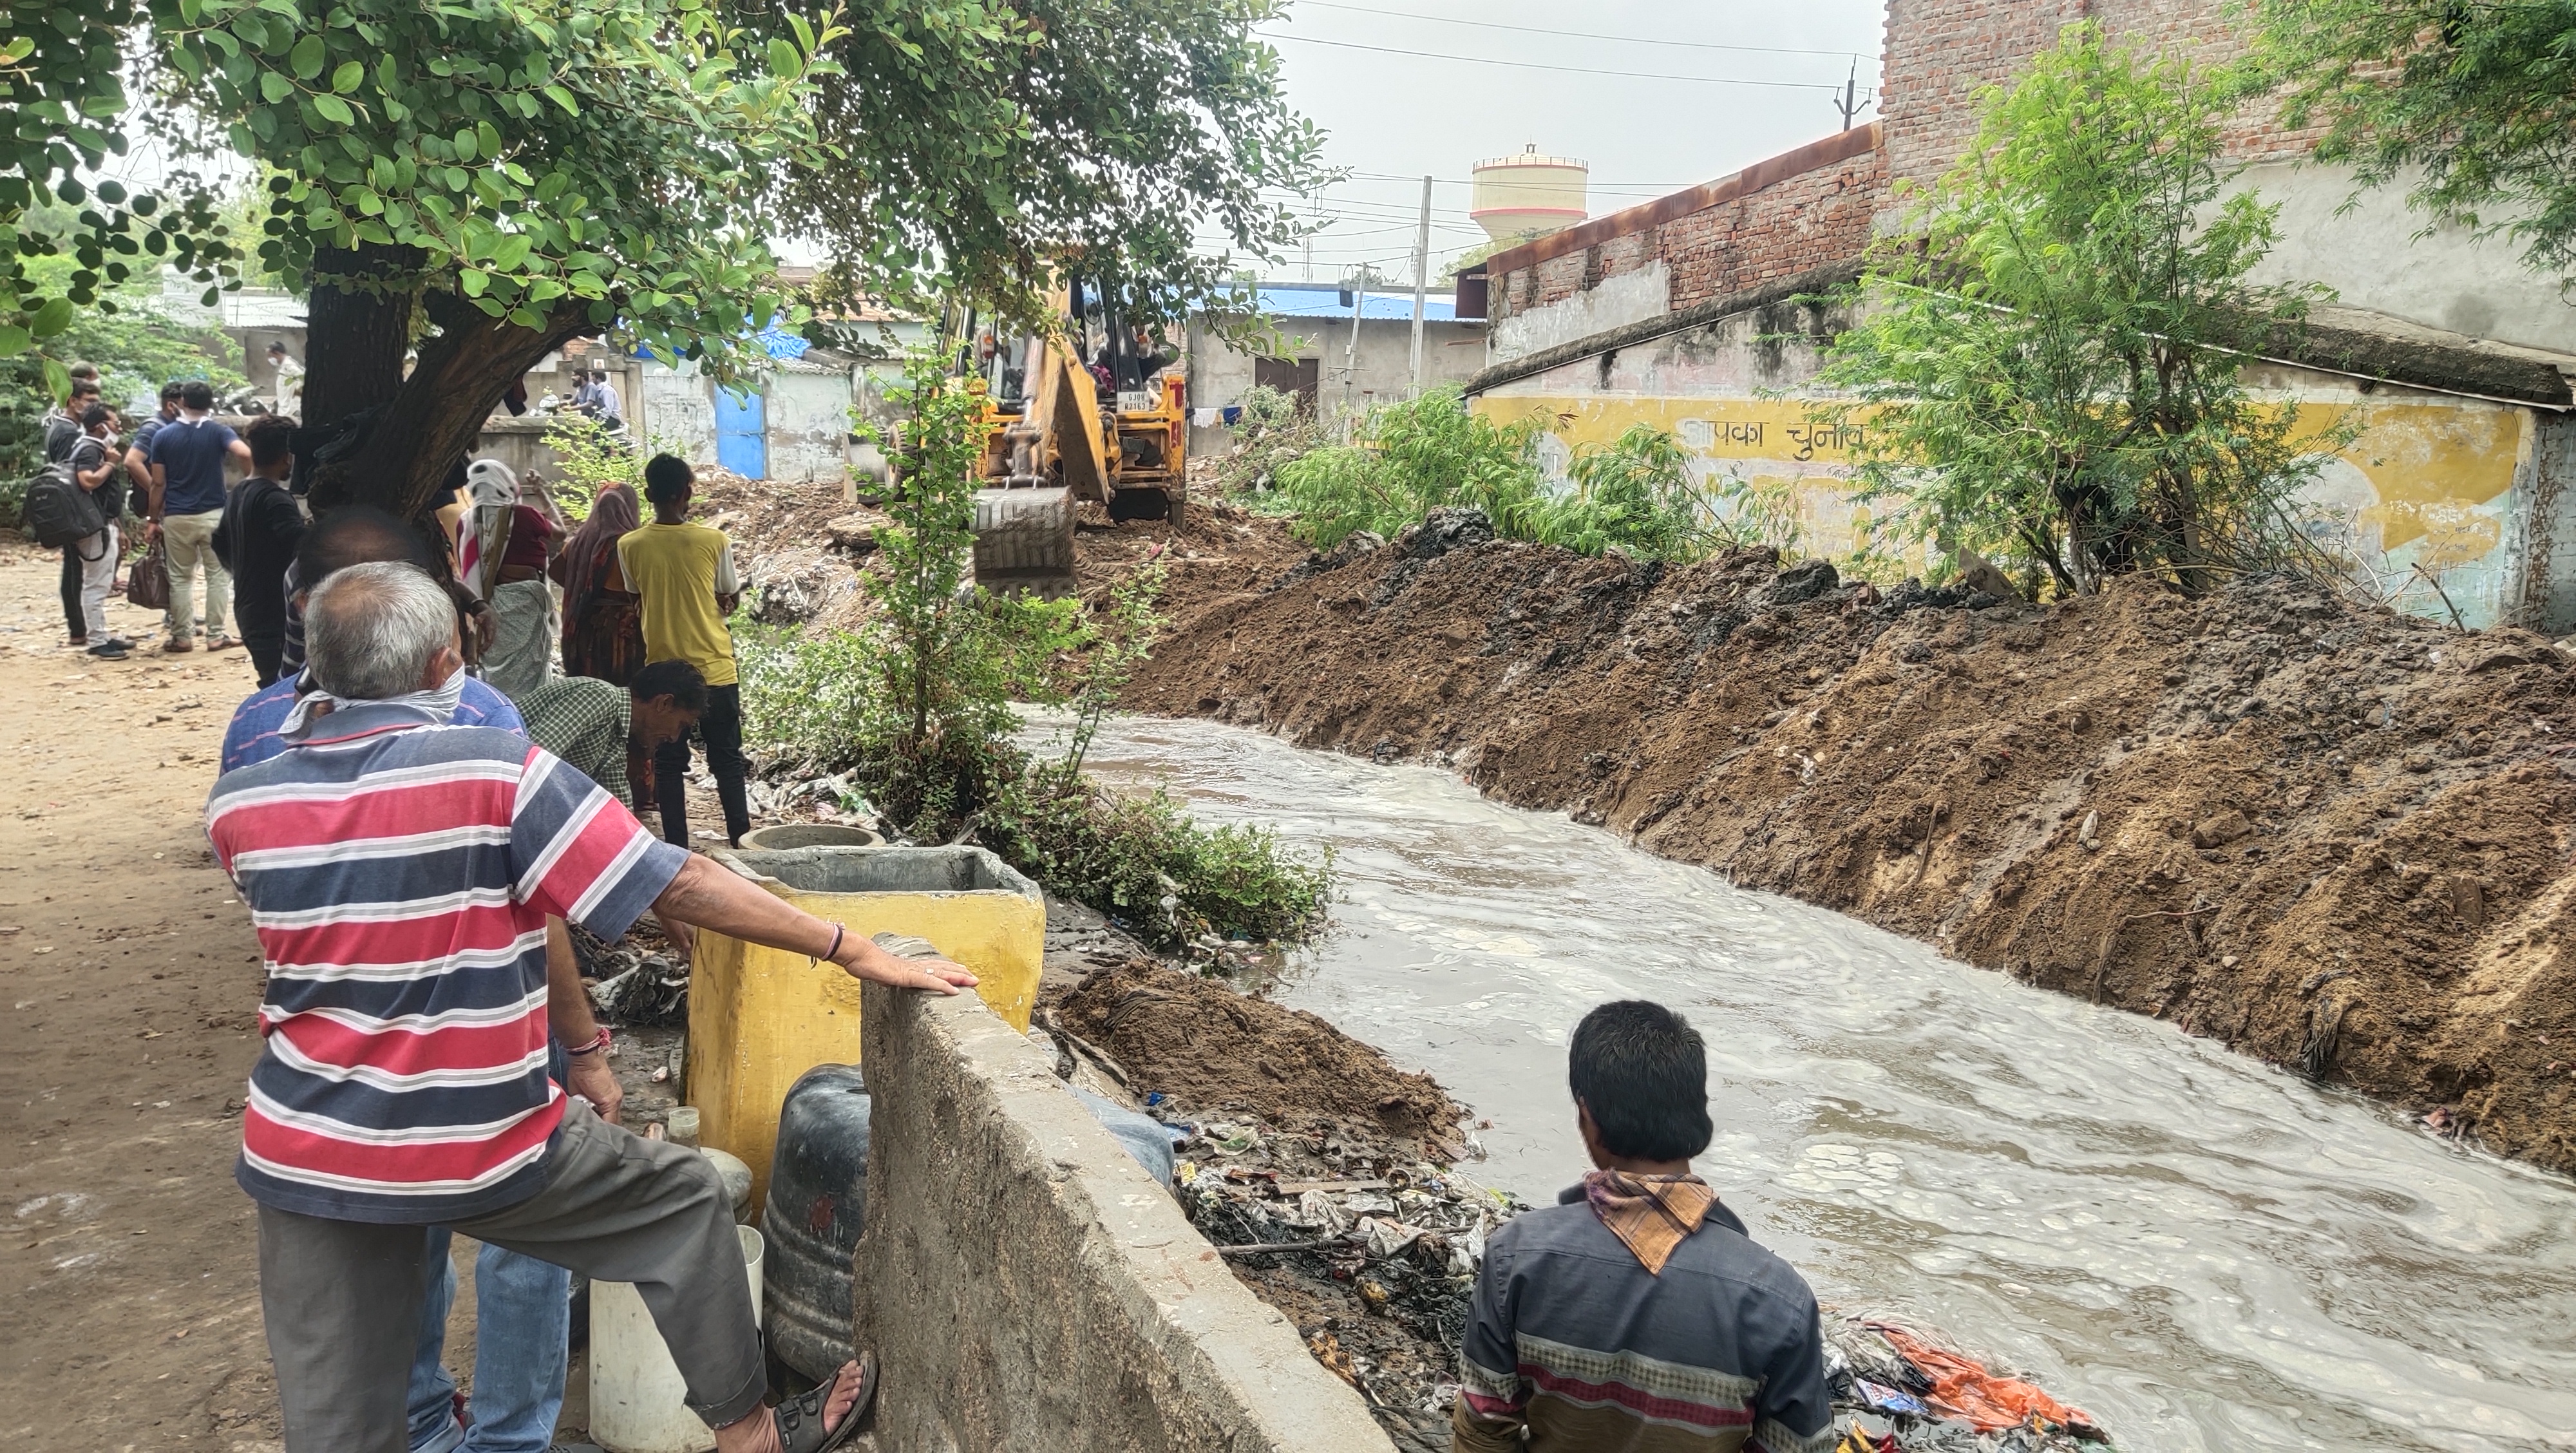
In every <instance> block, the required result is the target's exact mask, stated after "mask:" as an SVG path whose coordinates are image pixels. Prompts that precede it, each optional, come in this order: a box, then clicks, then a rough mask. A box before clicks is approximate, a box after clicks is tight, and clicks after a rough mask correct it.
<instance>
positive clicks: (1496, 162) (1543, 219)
mask: <svg viewBox="0 0 2576 1453" xmlns="http://www.w3.org/2000/svg"><path fill="white" fill-rule="evenodd" d="M1591 174H1592V168H1591V167H1589V166H1587V165H1586V164H1584V163H1582V162H1579V161H1576V160H1574V159H1573V158H1572V157H1564V156H1541V155H1539V151H1538V146H1537V144H1536V143H1532V144H1531V145H1529V146H1525V147H1523V148H1521V153H1520V155H1518V156H1500V157H1496V158H1494V159H1493V160H1492V161H1480V162H1478V163H1476V168H1475V170H1474V171H1472V172H1470V173H1468V175H1469V176H1470V177H1471V178H1472V179H1473V180H1474V182H1475V186H1476V191H1475V201H1474V202H1473V203H1471V204H1470V205H1469V208H1468V212H1467V215H1468V216H1470V217H1473V218H1475V219H1476V222H1477V224H1478V225H1479V226H1481V227H1483V228H1484V229H1485V235H1486V236H1487V237H1490V238H1492V239H1493V240H1494V241H1496V242H1504V243H1510V242H1518V241H1520V240H1522V239H1523V238H1527V237H1543V236H1545V235H1547V234H1548V233H1550V232H1555V231H1558V230H1560V229H1562V228H1567V227H1571V226H1573V225H1574V224H1575V223H1577V222H1580V221H1582V220H1583V219H1584V217H1585V216H1587V215H1588V213H1587V211H1586V209H1585V205H1584V184H1585V181H1586V179H1587V178H1589V177H1590V176H1591Z"/></svg>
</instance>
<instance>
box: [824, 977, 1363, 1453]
mask: <svg viewBox="0 0 2576 1453" xmlns="http://www.w3.org/2000/svg"><path fill="white" fill-rule="evenodd" d="M861 1023H862V1024H863V1025H864V1026H865V1028H864V1032H863V1040H864V1046H865V1063H866V1065H867V1075H868V1088H869V1092H870V1093H871V1094H872V1095H873V1096H874V1097H875V1098H874V1108H873V1112H872V1115H871V1130H870V1160H869V1164H868V1223H867V1230H866V1232H865V1234H864V1235H863V1236H861V1238H860V1240H859V1247H858V1253H857V1257H856V1264H855V1270H856V1273H857V1286H858V1291H857V1301H858V1305H857V1307H856V1308H855V1316H854V1323H855V1327H854V1330H855V1332H856V1335H857V1345H859V1346H861V1347H872V1348H874V1349H876V1352H877V1356H878V1360H879V1364H880V1366H881V1368H882V1370H883V1373H884V1379H885V1381H884V1389H885V1390H884V1392H883V1393H882V1395H881V1396H880V1398H879V1401H878V1404H877V1412H876V1426H875V1429H874V1441H875V1444H876V1446H877V1447H878V1448H880V1449H884V1450H887V1453H984V1450H1023V1449H1041V1448H1042V1449H1046V1450H1048V1453H1089V1450H1100V1453H1111V1450H1117V1453H1129V1450H1137V1453H1144V1450H1155V1453H1160V1450H1173V1453H1178V1450H1183V1449H1191V1450H1224V1453H1327V1450H1330V1453H1393V1448H1394V1445H1393V1444H1392V1443H1390V1442H1388V1441H1387V1438H1386V1435H1385V1434H1384V1433H1383V1432H1381V1431H1380V1430H1379V1428H1378V1426H1377V1423H1376V1421H1375V1420H1374V1419H1373V1418H1371V1417H1370V1415H1369V1412H1368V1409H1367V1407H1366V1406H1364V1405H1363V1404H1362V1403H1361V1401H1360V1398H1359V1395H1358V1394H1357V1393H1355V1392H1353V1391H1352V1390H1351V1389H1350V1388H1349V1387H1348V1386H1346V1385H1344V1384H1343V1383H1342V1382H1341V1381H1340V1380H1339V1379H1337V1378H1335V1377H1334V1376H1333V1375H1332V1374H1331V1373H1328V1372H1326V1371H1325V1370H1324V1369H1323V1368H1322V1367H1321V1366H1319V1365H1317V1364H1316V1362H1315V1359H1314V1358H1313V1357H1312V1356H1311V1355H1309V1354H1308V1353H1307V1351H1306V1348H1305V1346H1304V1345H1303V1344H1302V1343H1300V1342H1299V1341H1298V1338H1297V1333H1296V1329H1294V1328H1293V1327H1291V1326H1290V1325H1289V1324H1288V1321H1287V1319H1286V1318H1284V1317H1282V1316H1281V1315H1280V1314H1279V1313H1277V1312H1276V1311H1273V1310H1272V1309H1271V1308H1269V1307H1268V1306H1266V1305H1264V1304H1263V1303H1262V1302H1261V1301H1259V1300H1258V1299H1257V1298H1255V1297H1254V1296H1253V1295H1252V1293H1251V1292H1249V1291H1247V1290H1245V1289H1244V1287H1243V1285H1242V1283H1240V1282H1238V1281H1236V1280H1235V1277H1234V1273H1233V1272H1232V1271H1231V1270H1229V1269H1228V1268H1227V1266H1226V1265H1225V1262H1224V1261H1223V1259H1221V1258H1220V1257H1219V1256H1218V1255H1217V1254H1216V1252H1215V1250H1214V1249H1213V1248H1211V1247H1210V1246H1209V1245H1208V1243H1207V1241H1206V1239H1205V1238H1204V1237H1202V1236H1200V1235H1199V1233H1198V1232H1197V1230H1196V1229H1195V1228H1193V1227H1192V1226H1191V1225H1190V1223H1189V1221H1188V1220H1187V1218H1185V1217H1184V1216H1183V1215H1182V1214H1181V1210H1180V1207H1179V1206H1178V1205H1176V1204H1175V1203H1174V1202H1173V1200H1172V1198H1171V1195H1170V1193H1169V1192H1167V1191H1165V1190H1164V1189H1163V1188H1162V1187H1161V1186H1159V1185H1157V1184H1156V1183H1155V1182H1154V1181H1153V1179H1152V1178H1151V1177H1149V1176H1147V1175H1146V1174H1145V1172H1144V1171H1143V1170H1141V1169H1140V1168H1138V1166H1137V1165H1136V1163H1135V1162H1134V1161H1133V1160H1131V1159H1129V1158H1128V1155H1127V1153H1126V1152H1125V1151H1124V1150H1123V1149H1121V1148H1120V1147H1119V1145H1118V1142H1117V1141H1115V1140H1113V1139H1111V1138H1110V1135H1109V1132H1107V1131H1106V1130H1103V1129H1101V1128H1100V1125H1099V1123H1098V1122H1097V1121H1095V1120H1093V1119H1092V1118H1091V1115H1090V1114H1089V1112H1087V1111H1086V1110H1084V1109H1083V1107H1082V1105H1081V1103H1080V1102H1079V1101H1077V1100H1075V1099H1074V1097H1073V1096H1072V1094H1071V1093H1070V1092H1068V1091H1067V1090H1066V1089H1065V1087H1064V1084H1063V1082H1062V1081H1060V1080H1058V1079H1057V1078H1056V1077H1055V1073H1054V1070H1053V1068H1052V1067H1051V1065H1050V1063H1049V1060H1048V1058H1047V1056H1045V1055H1043V1054H1041V1053H1039V1052H1038V1050H1037V1049H1035V1048H1034V1047H1032V1046H1031V1045H1030V1043H1029V1042H1028V1041H1027V1040H1026V1039H1024V1038H1022V1037H1021V1036H1019V1035H1018V1034H1015V1033H1013V1032H1012V1030H1011V1028H1010V1026H1009V1025H1007V1024H1004V1023H1003V1022H1002V1021H1001V1020H1000V1019H998V1018H996V1017H994V1015H993V1013H992V1012H991V1011H990V1010H988V1009H986V1008H985V1007H984V1005H983V1002H982V1001H981V1000H979V999H977V998H976V997H975V996H974V995H972V994H962V995H959V996H957V997H955V998H924V997H921V996H919V995H913V994H903V993H897V992H895V991H893V990H889V989H885V988H881V987H879V986H877V985H875V984H870V985H868V986H867V987H866V991H865V996H864V1000H863V1004H862V1009H861Z"/></svg>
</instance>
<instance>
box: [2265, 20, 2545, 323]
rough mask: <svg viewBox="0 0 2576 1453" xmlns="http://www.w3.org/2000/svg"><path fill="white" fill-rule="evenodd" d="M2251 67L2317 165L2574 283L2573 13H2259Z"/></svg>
mask: <svg viewBox="0 0 2576 1453" xmlns="http://www.w3.org/2000/svg"><path fill="white" fill-rule="evenodd" d="M2256 9H2257V21H2258V24H2259V29H2258V31H2257V37H2258V39H2257V44H2256V47H2255V59H2256V61H2257V63H2258V64H2259V65H2260V66H2261V67H2262V72H2263V75H2264V77H2265V78H2266V79H2267V80H2268V81H2270V82H2272V83H2274V84H2276V85H2277V86H2279V87H2280V92H2281V100H2282V105H2283V116H2282V120H2283V122H2284V123H2285V124H2286V125H2290V126H2310V125H2317V126H2322V127H2323V128H2324V129H2325V134H2324V135H2323V136H2322V137H2321V138H2320V139H2319V140H2318V143H2317V150H2316V154H2317V157H2318V159H2319V160H2322V161H2335V162H2349V163H2351V164H2352V165H2353V166H2354V169H2355V172H2356V180H2357V181H2358V182H2359V183H2360V184H2361V185H2363V186H2380V185H2384V184H2387V183H2390V182H2394V181H2397V180H2399V179H2401V178H2403V179H2405V180H2406V183H2407V186H2408V188H2409V194H2410V195H2409V200H2410V201H2411V202H2412V203H2413V204H2414V205H2415V206H2417V207H2418V208H2420V209H2422V210H2423V211H2425V212H2426V213H2428V214H2429V215H2430V216H2431V217H2432V218H2433V219H2435V220H2438V221H2442V222H2451V223H2456V224H2459V225H2461V226H2464V227H2467V228H2470V229H2472V230H2473V231H2475V232H2477V233H2479V234H2481V235H2487V236H2501V237H2504V238H2507V239H2509V240H2510V241H2512V242H2514V243H2516V244H2519V245H2520V246H2521V248H2522V249H2523V257H2524V260H2525V261H2527V262H2529V263H2530V264H2531V265H2532V266H2533V267H2535V268H2537V269H2539V270H2541V271H2543V272H2551V273H2559V274H2569V273H2576V144H2571V143H2570V137H2571V136H2576V3H2569V0H2508V3H2487V4H2476V5H2472V4H2467V3H2464V0H2261V3H2260V4H2259V5H2258V6H2257V8H2256Z"/></svg>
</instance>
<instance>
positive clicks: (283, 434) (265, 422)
mask: <svg viewBox="0 0 2576 1453" xmlns="http://www.w3.org/2000/svg"><path fill="white" fill-rule="evenodd" d="M294 434H295V426H294V425H293V424H291V423H288V422H287V421H286V420H284V419H281V418H278V417H277V416H276V415H274V414H272V415H269V416H267V417H265V418H261V419H256V420H254V421H252V423H251V426H250V437H249V438H248V439H247V440H245V441H244V442H245V443H247V444H249V445H250V475H249V477H248V478H246V479H244V480H243V481H242V482H241V484H240V486H239V487H238V488H236V489H235V490H234V491H233V495H232V500H231V502H230V503H228V504H226V505H225V506H224V517H223V522H222V523H221V524H219V525H217V526H216V527H215V554H216V555H217V556H218V557H220V558H221V559H222V560H223V562H224V567H225V568H226V569H228V570H230V571H231V572H232V576H233V614H234V616H235V618H237V619H238V620H240V622H241V631H242V644H243V645H245V646H248V647H249V648H250V660H251V665H253V666H254V667H256V668H258V671H259V684H260V685H261V686H262V687H267V686H272V685H275V684H276V682H277V677H278V670H279V667H278V660H279V657H280V655H281V654H282V653H283V652H284V651H285V649H286V567H287V566H289V565H292V564H294V563H295V547H296V545H297V543H298V542H300V541H301V540H302V539H303V538H304V511H303V510H302V508H300V507H299V506H298V505H297V504H296V503H295V496H294V495H292V494H290V493H288V492H287V488H286V480H287V477H288V475H289V474H291V473H292V472H293V471H294V469H295V455H294V453H293V452H292V451H290V450H289V449H288V448H287V447H286V446H287V442H288V440H290V439H292V438H293V437H294Z"/></svg>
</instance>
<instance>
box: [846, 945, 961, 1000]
mask: <svg viewBox="0 0 2576 1453" xmlns="http://www.w3.org/2000/svg"><path fill="white" fill-rule="evenodd" d="M832 962H834V963H836V964H839V965H840V966H841V967H842V968H843V969H845V970H847V971H849V975H850V977H851V978H854V979H865V980H867V981H868V982H870V983H872V984H888V985H892V986H893V987H895V988H897V989H921V990H925V991H927V992H929V993H933V994H954V993H956V992H957V991H958V990H960V989H972V988H974V987H975V985H976V983H977V982H978V981H977V980H976V978H975V975H974V973H973V972H972V971H970V970H968V969H967V968H966V967H965V966H963V965H961V964H952V963H950V962H949V961H948V960H946V959H899V958H896V957H895V956H894V955H893V954H890V953H887V952H886V951H885V950H884V949H881V948H879V947H877V946H876V945H875V944H874V943H871V942H870V941H868V940H867V939H864V938H861V937H859V936H858V935H856V934H852V935H850V936H849V937H848V938H847V939H846V940H844V941H843V942H842V944H841V952H840V956H839V957H837V958H835V959H833V960H832Z"/></svg>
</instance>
